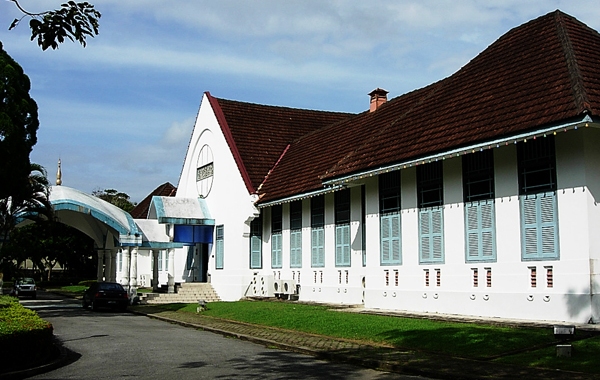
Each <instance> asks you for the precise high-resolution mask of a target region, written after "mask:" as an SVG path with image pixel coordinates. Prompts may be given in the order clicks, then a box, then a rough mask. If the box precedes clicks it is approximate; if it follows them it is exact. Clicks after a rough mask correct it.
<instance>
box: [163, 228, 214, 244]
mask: <svg viewBox="0 0 600 380" xmlns="http://www.w3.org/2000/svg"><path fill="white" fill-rule="evenodd" d="M213 230H214V226H207V225H197V226H194V225H189V224H176V225H175V231H174V235H173V241H174V242H177V243H183V245H194V244H198V243H204V244H212V242H213Z"/></svg>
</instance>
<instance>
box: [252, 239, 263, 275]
mask: <svg viewBox="0 0 600 380" xmlns="http://www.w3.org/2000/svg"><path fill="white" fill-rule="evenodd" d="M250 267H251V268H261V267H262V239H261V238H260V236H252V237H251V238H250Z"/></svg>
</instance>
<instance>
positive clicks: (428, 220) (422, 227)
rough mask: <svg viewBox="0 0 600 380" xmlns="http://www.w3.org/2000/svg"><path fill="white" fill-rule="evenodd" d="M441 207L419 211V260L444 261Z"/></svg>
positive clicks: (422, 261) (426, 261)
mask: <svg viewBox="0 0 600 380" xmlns="http://www.w3.org/2000/svg"><path fill="white" fill-rule="evenodd" d="M443 216H444V214H443V209H442V208H441V207H430V208H425V209H422V210H420V211H419V240H420V244H421V246H420V262H421V263H440V262H443V261H444V218H443Z"/></svg>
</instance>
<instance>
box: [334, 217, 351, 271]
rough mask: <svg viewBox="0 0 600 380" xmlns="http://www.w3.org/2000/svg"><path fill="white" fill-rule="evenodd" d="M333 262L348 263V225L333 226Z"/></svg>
mask: <svg viewBox="0 0 600 380" xmlns="http://www.w3.org/2000/svg"><path fill="white" fill-rule="evenodd" d="M335 264H336V266H349V265H350V225H349V224H344V225H340V226H335Z"/></svg>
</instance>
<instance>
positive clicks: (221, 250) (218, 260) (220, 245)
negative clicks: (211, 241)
mask: <svg viewBox="0 0 600 380" xmlns="http://www.w3.org/2000/svg"><path fill="white" fill-rule="evenodd" d="M224 245H225V244H224V241H223V240H222V239H219V240H217V243H216V255H215V267H216V269H223V257H224V254H225V247H224Z"/></svg>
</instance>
